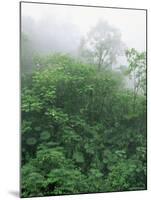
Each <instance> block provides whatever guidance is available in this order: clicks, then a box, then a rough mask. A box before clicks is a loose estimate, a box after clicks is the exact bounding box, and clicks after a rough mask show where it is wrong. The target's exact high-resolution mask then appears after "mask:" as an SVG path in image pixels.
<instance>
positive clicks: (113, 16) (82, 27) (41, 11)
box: [22, 3, 146, 51]
mask: <svg viewBox="0 0 151 200" xmlns="http://www.w3.org/2000/svg"><path fill="white" fill-rule="evenodd" d="M22 16H26V17H27V16H29V17H31V18H33V19H34V20H35V21H36V23H39V22H40V21H42V20H44V19H45V20H49V19H50V20H52V19H53V23H55V22H56V23H58V22H59V23H60V24H62V25H63V24H64V22H66V23H68V22H69V23H70V24H72V25H74V26H75V27H76V30H78V31H79V33H80V34H81V35H84V34H86V33H87V32H88V31H89V30H90V29H91V27H93V26H95V25H96V24H97V22H98V21H99V20H100V19H101V20H105V21H107V22H108V23H109V24H110V25H112V26H114V27H116V28H118V29H119V30H120V31H121V34H122V40H123V42H124V43H125V44H126V46H127V47H129V48H132V47H133V48H136V49H137V50H139V51H144V50H145V48H146V12H145V11H144V10H127V9H110V8H92V7H79V6H77V7H76V6H61V5H51V4H32V3H22Z"/></svg>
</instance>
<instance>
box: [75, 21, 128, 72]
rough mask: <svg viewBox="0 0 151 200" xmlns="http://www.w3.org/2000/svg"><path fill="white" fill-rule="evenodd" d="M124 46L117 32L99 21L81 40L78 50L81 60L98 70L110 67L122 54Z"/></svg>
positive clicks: (104, 22)
mask: <svg viewBox="0 0 151 200" xmlns="http://www.w3.org/2000/svg"><path fill="white" fill-rule="evenodd" d="M124 46H125V45H124V43H123V42H122V41H121V34H120V32H119V30H117V29H116V28H114V27H112V26H110V25H109V24H108V23H107V22H106V21H99V23H98V24H97V25H96V26H95V27H94V28H92V29H91V30H90V31H89V33H88V34H87V36H86V37H85V38H83V39H82V40H81V44H80V48H79V50H80V55H81V57H82V58H84V59H86V60H87V61H88V62H91V63H95V64H97V65H98V69H100V68H101V67H112V65H113V64H114V63H116V61H117V57H118V56H120V55H122V53H124V51H123V50H124Z"/></svg>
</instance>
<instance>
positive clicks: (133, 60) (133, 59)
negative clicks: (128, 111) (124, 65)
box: [126, 48, 146, 110]
mask: <svg viewBox="0 0 151 200" xmlns="http://www.w3.org/2000/svg"><path fill="white" fill-rule="evenodd" d="M126 56H127V61H128V70H127V71H126V73H127V74H128V75H129V78H130V79H131V80H132V84H133V96H134V97H133V101H134V106H133V108H134V110H135V103H136V97H137V94H138V93H140V94H144V95H146V53H145V52H138V51H137V50H136V49H134V48H132V49H128V50H127V51H126Z"/></svg>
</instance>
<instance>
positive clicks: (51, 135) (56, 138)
mask: <svg viewBox="0 0 151 200" xmlns="http://www.w3.org/2000/svg"><path fill="white" fill-rule="evenodd" d="M22 26H23V27H22V29H21V117H22V120H21V143H22V144H21V146H22V149H21V150H22V153H21V155H22V159H21V196H22V197H33V196H48V195H64V194H78V193H97V192H114V191H128V190H144V189H146V187H147V186H146V179H147V178H146V139H147V138H146V52H145V51H139V50H137V49H136V48H133V47H132V48H129V47H127V45H126V44H125V43H124V42H123V40H122V37H121V36H122V33H121V32H120V30H119V29H117V28H116V27H114V26H112V24H110V23H108V22H107V21H103V20H101V19H100V20H99V21H98V23H96V24H94V26H93V27H92V28H91V29H90V30H89V31H88V32H87V33H86V34H85V35H83V36H82V37H81V36H80V34H79V35H78V34H75V33H76V31H77V30H76V27H74V26H73V25H70V24H66V23H64V25H59V24H57V23H55V22H54V23H53V22H52V21H51V23H50V24H46V23H43V22H41V24H40V22H39V23H37V24H36V23H35V22H34V20H33V19H31V18H22ZM47 26H50V27H51V29H50V30H49V31H48V27H47ZM67 33H68V34H67ZM122 58H124V59H125V60H126V62H125V63H124V64H119V60H120V61H122Z"/></svg>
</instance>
